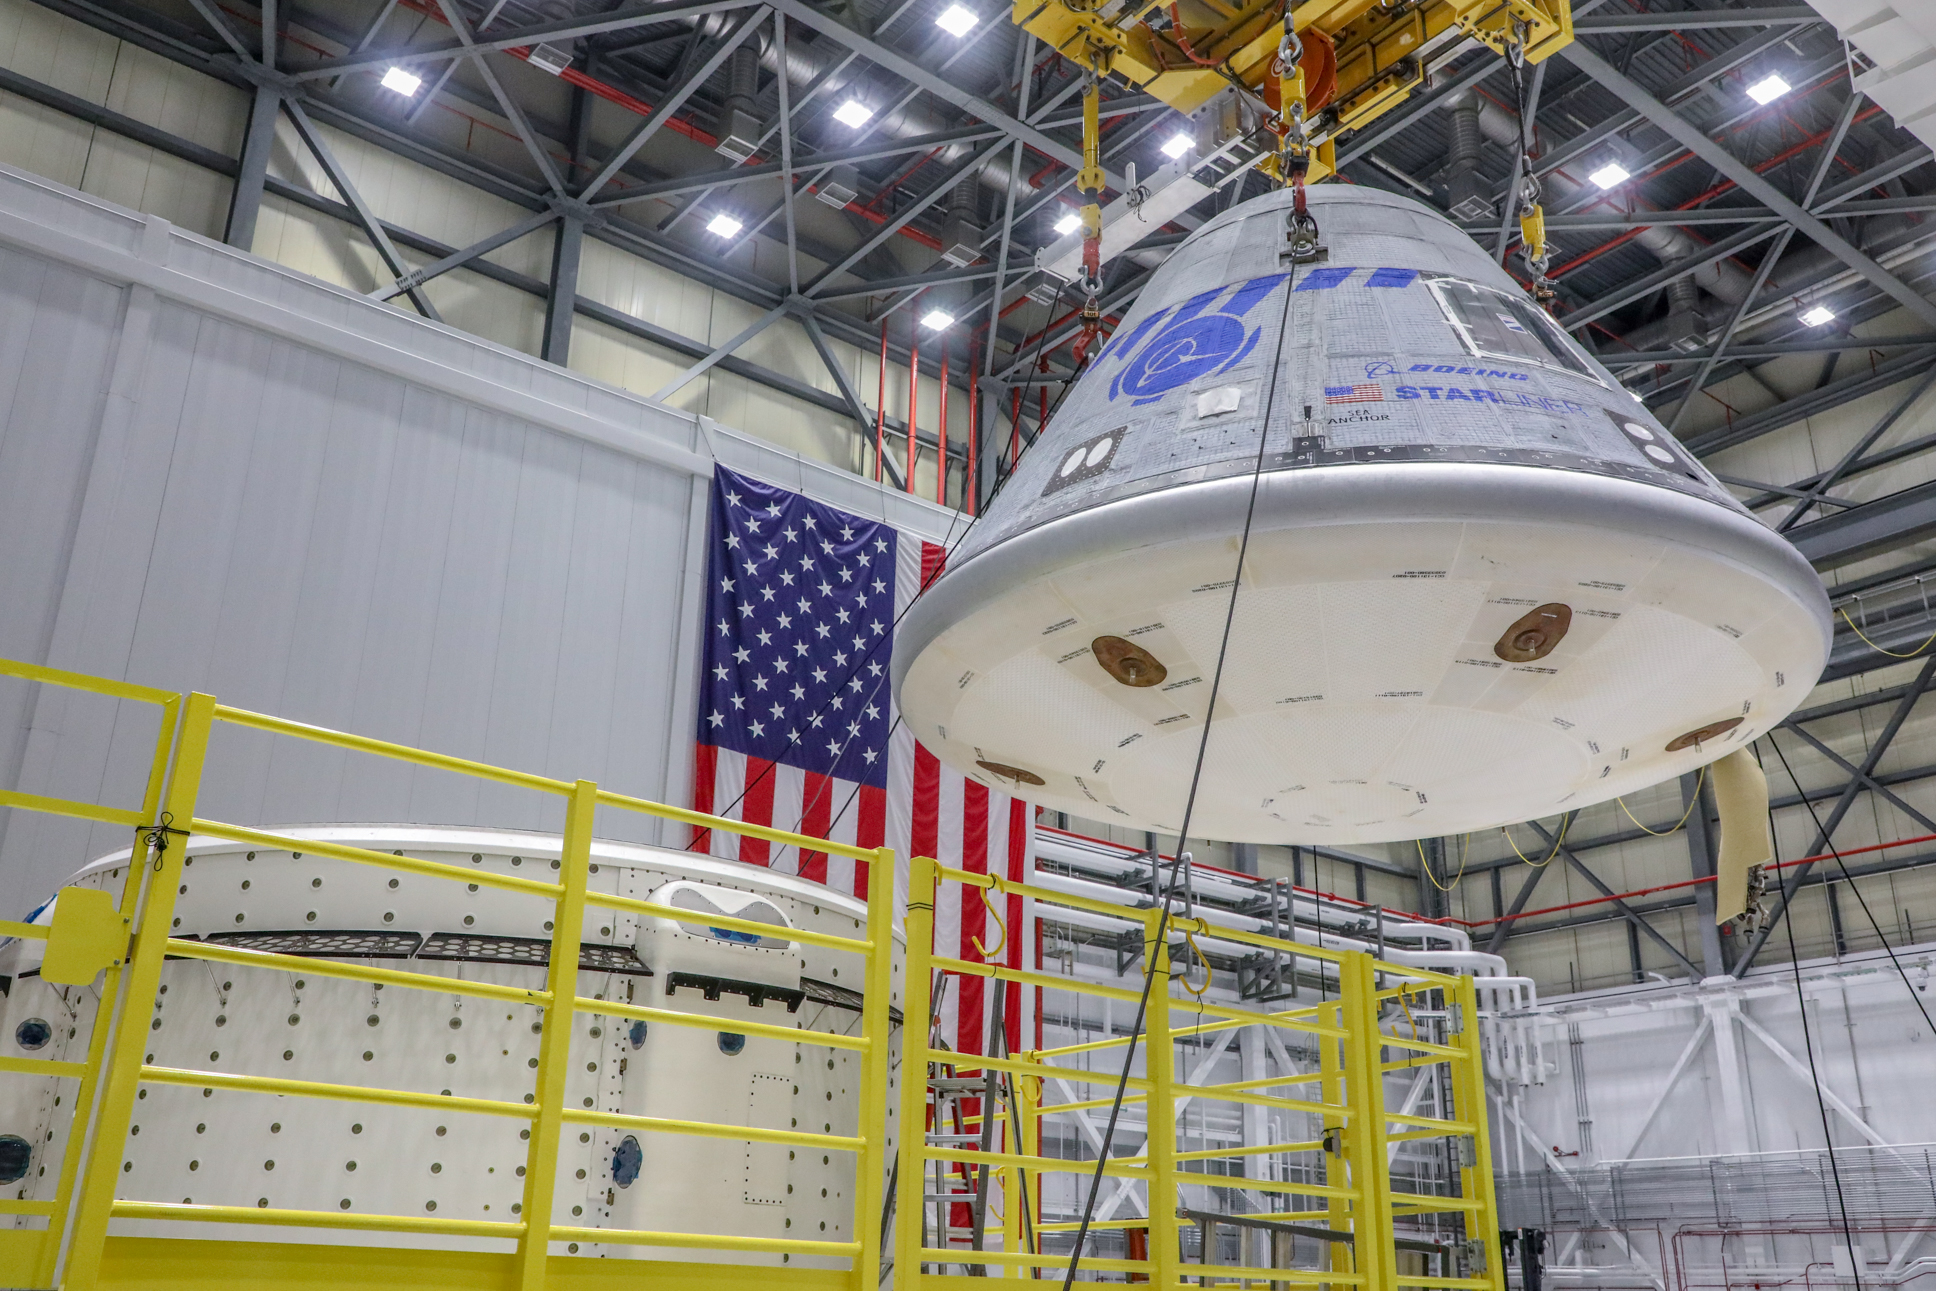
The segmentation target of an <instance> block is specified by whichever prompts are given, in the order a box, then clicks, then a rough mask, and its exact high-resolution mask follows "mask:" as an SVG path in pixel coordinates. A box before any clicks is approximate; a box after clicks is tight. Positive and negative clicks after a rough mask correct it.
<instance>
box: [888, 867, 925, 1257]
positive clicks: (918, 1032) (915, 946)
mask: <svg viewBox="0 0 1936 1291" xmlns="http://www.w3.org/2000/svg"><path fill="white" fill-rule="evenodd" d="M906 930H907V978H906V981H905V983H904V986H903V989H902V991H901V1117H900V1121H901V1125H900V1136H901V1142H900V1147H901V1170H900V1176H899V1178H898V1180H897V1182H898V1184H899V1188H898V1195H897V1196H896V1197H895V1201H894V1211H895V1215H894V1286H895V1291H917V1289H918V1288H919V1287H920V1285H921V1241H922V1236H923V1234H922V1229H923V1227H924V1226H925V1224H924V1219H923V1210H924V1209H925V1206H926V1203H925V1202H924V1201H923V1195H924V1193H925V1191H926V1182H925V1181H926V1176H927V1162H926V1161H924V1160H922V1156H921V1152H922V1149H923V1148H924V1147H925V1146H926V1145H927V1140H928V1009H929V1008H930V998H931V991H930V986H929V973H930V972H931V971H932V970H931V969H930V968H929V967H928V962H929V960H930V959H932V958H933V956H934V861H933V860H932V859H931V858H929V857H926V856H916V857H913V858H912V859H910V860H909V861H908V902H907V925H906Z"/></svg>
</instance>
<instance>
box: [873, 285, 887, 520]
mask: <svg viewBox="0 0 1936 1291" xmlns="http://www.w3.org/2000/svg"><path fill="white" fill-rule="evenodd" d="M886 462H887V320H886V319H885V318H883V319H882V320H881V393H880V397H879V398H877V399H876V400H874V483H876V484H879V483H880V482H881V472H882V471H883V470H885V469H886Z"/></svg>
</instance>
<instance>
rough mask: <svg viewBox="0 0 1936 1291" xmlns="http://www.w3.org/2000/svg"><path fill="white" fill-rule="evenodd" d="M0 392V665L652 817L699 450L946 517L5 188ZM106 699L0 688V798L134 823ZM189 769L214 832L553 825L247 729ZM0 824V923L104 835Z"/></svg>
mask: <svg viewBox="0 0 1936 1291" xmlns="http://www.w3.org/2000/svg"><path fill="white" fill-rule="evenodd" d="M0 390H4V391H5V392H6V397H5V399H4V400H0V551H5V552H6V553H8V557H7V559H6V560H4V561H0V603H3V604H5V605H6V607H7V612H6V613H5V614H4V615H0V655H5V656H7V657H11V658H16V659H24V660H27V661H30V662H34V663H43V664H48V665H51V666H55V667H61V668H68V669H73V670H76V671H80V672H86V673H92V674H96V675H100V676H106V677H114V678H120V679H125V680H132V681H140V682H143V683H146V684H149V685H154V686H159V687H162V688H164V689H169V690H191V689H193V690H204V691H209V692H212V693H214V694H215V695H217V697H218V698H220V699H221V700H223V701H224V702H226V703H229V704H233V705H236V706H239V707H243V708H250V709H254V710H257V711H262V712H269V713H274V714H277V715H279V716H284V717H290V718H294V719H296V720H300V721H306V722H313V723H317V724H320V725H325V726H332V727H336V728H339V729H345V730H350V731H355V732H358V733H361V734H367V735H373V736H377V737H379V738H383V739H389V740H395V741H399V742H403V743H407V744H413V745H418V746H421V747H426V748H430V749H435V750H438V751H442V752H446V753H452V754H456V755H459V756H463V757H469V758H476V759H479V760H482V761H486V762H490V763H493V764H497V765H501V766H509V767H515V768H521V769H525V770H530V771H535V772H539V773H541V774H546V775H556V776H559V777H563V778H576V777H586V778H590V779H595V780H598V781H599V782H601V783H602V784H605V785H608V786H609V787H611V788H614V789H617V790H620V791H622V792H628V793H635V794H639V795H643V796H647V797H652V798H661V799H666V798H669V799H672V800H675V801H683V800H684V795H685V792H686V784H685V777H686V776H687V775H688V774H689V764H690V748H691V743H690V742H691V738H692V736H691V732H692V730H693V729H694V720H695V719H694V717H693V712H692V708H691V705H692V702H693V693H694V677H695V674H696V668H697V663H696V660H697V633H696V628H695V627H694V626H693V625H694V624H695V623H696V616H695V615H694V614H692V613H690V612H689V611H688V610H686V609H685V608H684V607H685V606H687V605H688V604H690V603H693V602H694V600H695V598H696V597H697V596H698V588H697V582H698V580H699V579H700V578H701V577H703V572H704V570H703V562H704V546H703V541H704V532H705V530H704V525H705V516H706V505H707V482H708V477H709V474H710V471H711V466H712V462H713V460H714V459H715V456H717V457H719V458H720V459H721V460H725V461H728V462H729V463H731V464H733V465H735V466H737V467H739V468H741V469H745V470H751V471H754V472H757V473H758V474H760V475H762V476H764V477H765V478H768V479H773V480H775V481H777V482H780V483H784V484H788V485H790V486H792V487H796V488H802V489H804V490H805V491H807V492H810V493H813V494H815V495H817V496H820V497H822V498H824V499H825V500H827V501H830V502H832V503H834V504H836V505H840V506H844V507H846V508H848V509H850V510H854V511H857V512H860V513H863V514H869V515H878V516H881V517H883V518H886V519H889V520H890V521H891V522H892V523H894V524H896V525H897V526H899V527H901V528H904V529H909V530H913V531H915V532H920V533H923V534H927V535H930V536H937V537H938V536H939V535H940V534H942V533H944V532H945V530H946V527H947V523H948V522H949V521H950V520H952V519H953V515H952V513H951V512H948V511H945V510H943V509H942V508H940V507H937V506H935V505H933V504H932V503H924V502H922V501H920V500H918V499H915V498H910V497H907V496H906V495H904V494H900V493H896V492H893V491H891V490H882V489H880V488H879V487H878V486H875V485H874V484H872V483H870V482H868V481H865V480H862V479H860V478H858V477H856V476H854V475H852V474H850V473H848V472H844V471H841V470H838V469H835V468H831V467H829V466H827V465H825V464H824V463H819V462H816V461H814V460H813V459H811V458H809V457H802V456H800V455H798V454H793V453H789V452H786V451H784V450H782V449H780V448H778V447H776V446H774V445H772V444H768V443H762V442H760V441H756V440H752V439H750V438H748V437H744V436H739V435H736V434H734V433H733V432H731V431H730V430H729V429H726V428H723V427H719V426H717V425H716V424H715V423H713V422H711V421H710V420H709V419H706V418H702V417H697V416H694V415H692V414H689V413H684V412H680V411H678V410H675V409H670V408H666V407H664V406H661V405H657V404H653V403H651V402H649V401H647V400H644V399H641V398H638V397H636V396H633V395H630V394H627V393H625V392H623V391H620V390H617V389H614V388H611V387H609V386H605V385H603V384H601V383H599V382H597V381H595V380H591V379H588V378H586V377H584V376H581V375H579V374H577V373H575V372H571V371H567V370H564V369H561V368H558V367H555V366H553V365H550V364H546V363H543V362H540V361H538V360H536V359H533V358H530V357H529V356H526V355H523V354H519V353H517V352H515V351H513V350H510V349H508V348H506V347H503V346H499V345H495V344H492V343H490V342H488V341H484V340H479V339H477V338H474V337H471V336H467V335H464V334H463V333H461V332H459V331H457V330H456V329H454V328H448V327H439V326H436V325H433V324H430V323H427V322H424V321H422V320H420V319H415V318H411V317H408V316H406V315H404V314H402V313H400V312H398V311H395V310H392V309H388V308H386V307H383V306H380V305H376V304H374V303H372V302H369V301H367V300H364V299H362V298H360V297H359V296H358V295H356V294H355V293H354V292H351V291H346V290H343V289H341V288H338V287H333V286H330V285H328V284H326V283H324V282H320V281H317V280H316V279H314V278H310V277H307V276H305V275H303V274H300V273H297V272H294V271H291V270H289V269H286V268H283V267H281V266H278V265H274V264H270V263H268V262H266V261H263V260H259V259H256V258H254V257H250V256H245V255H242V254H241V253H239V252H236V251H233V250H231V249H229V248H227V247H223V246H220V245H218V244H215V243H212V242H209V241H208V240H206V239H204V238H201V237H198V236H196V235H194V234H192V233H187V232H184V231H182V230H180V229H176V228H174V227H172V226H171V225H169V224H168V223H166V222H164V221H162V220H160V219H158V218H153V217H144V216H140V215H136V214H134V213H132V212H129V211H125V210H121V209H118V208H116V207H113V206H110V205H108V204H106V203H104V202H101V201H97V200H95V199H92V198H88V197H84V196H82V195H79V194H76V193H72V192H70V191H66V190H62V189H60V188H57V187H55V186H53V185H50V184H47V183H45V182H44V181H41V180H38V179H35V178H32V177H30V176H25V175H21V174H18V173H14V172H4V171H0ZM127 707H128V708H129V709H130V711H132V709H133V708H134V706H132V705H129V706H127ZM116 709H117V706H116V705H114V704H112V703H109V702H107V701H96V700H93V699H92V697H77V698H73V699H69V698H67V697H65V696H64V695H62V694H60V693H57V692H56V688H51V687H39V686H35V685H31V684H27V683H21V682H13V681H9V682H7V683H5V684H4V685H0V783H6V784H8V785H14V786H18V787H19V788H21V789H23V790H26V791H28V792H32V793H40V794H53V795H58V796H66V797H73V798H78V799H83V800H89V801H103V800H110V799H114V800H121V801H131V800H132V799H130V798H129V797H128V794H129V793H130V791H131V790H132V789H133V787H134V786H136V785H138V783H139V777H140V776H141V775H142V774H143V773H142V771H141V769H140V768H141V767H142V766H143V765H144V763H145V761H146V759H147V758H148V757H149V756H150V755H151V752H152V748H153V738H154V731H153V729H152V726H151V725H150V726H148V727H147V728H145V729H144V728H143V726H142V724H141V722H139V721H136V720H134V719H133V718H132V717H130V716H128V715H127V714H123V713H121V712H119V711H116ZM211 757H212V762H211V767H212V777H211V783H212V784H219V785H221V786H222V788H221V790H220V791H219V793H217V794H215V795H214V796H213V797H212V799H211V800H210V801H209V802H208V803H207V812H208V814H209V815H210V816H212V817H213V818H216V819H226V820H230V821H233V822H237V823H267V822H279V823H298V822H304V821H409V822H414V823H422V824H491V825H496V826H500V827H512V828H518V827H523V828H534V829H557V828H559V826H560V823H561V822H560V821H558V820H554V819H551V818H549V816H548V815H547V814H546V812H547V810H548V808H549V804H547V803H543V802H540V801H539V800H538V799H537V798H536V797H535V796H526V795H523V794H520V793H519V792H517V791H514V790H510V789H506V790H504V791H502V792H488V791H485V792H480V791H479V790H478V789H476V788H474V787H460V785H459V784H458V783H457V781H456V779H455V778H454V777H453V778H448V779H447V778H445V777H442V776H440V775H438V774H435V773H429V772H421V771H419V772H415V773H405V772H399V771H398V770H396V769H395V768H393V767H388V766H379V765H378V764H377V762H376V760H375V759H366V758H360V757H345V756H339V755H336V754H322V753H317V752H309V751H302V750H297V749H293V748H290V747H287V746H286V745H279V744H278V743H277V741H275V740H274V739H272V738H269V737H264V736H262V735H260V734H259V733H255V732H246V733H244V732H235V733H230V734H229V735H225V736H224V739H223V741H222V742H221V743H219V744H218V745H217V746H216V748H215V749H214V750H213V751H212V754H211ZM136 797H138V792H136ZM8 816H11V817H12V819H7V818H6V817H8ZM641 827H643V826H628V825H625V824H623V823H622V822H620V821H614V822H613V828H614V829H616V830H618V831H619V835H620V836H622V837H625V838H633V837H634V833H636V831H637V830H638V829H639V828H641ZM0 830H3V831H4V833H0V907H4V908H6V909H7V910H8V911H9V913H12V912H14V911H22V910H25V909H28V908H31V907H32V905H33V904H35V903H37V902H38V901H39V900H41V899H43V898H44V897H45V896H46V894H47V893H48V892H49V891H50V890H51V889H52V888H53V886H54V885H55V884H57V883H58V882H59V880H60V879H62V878H63V877H65V875H67V874H68V873H70V872H71V871H72V870H73V869H74V868H76V867H77V866H78V865H79V864H80V863H82V862H83V861H85V860H87V859H89V858H91V857H94V856H98V855H100V854H102V853H104V852H107V851H111V850H113V849H114V848H116V847H121V846H125V845H126V844H127V839H126V838H125V837H123V836H121V835H120V834H119V832H118V831H112V830H97V829H94V828H91V827H87V826H83V825H81V824H79V823H78V822H75V823H63V822H61V821H59V820H56V819H53V818H49V817H45V816H38V815H25V814H21V813H0ZM627 830H631V831H633V832H631V833H628V832H626V831H627ZM637 841H659V840H657V839H654V838H648V837H645V836H644V835H638V837H637Z"/></svg>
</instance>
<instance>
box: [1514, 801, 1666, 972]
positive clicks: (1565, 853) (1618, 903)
mask: <svg viewBox="0 0 1936 1291" xmlns="http://www.w3.org/2000/svg"><path fill="white" fill-rule="evenodd" d="M1526 827H1527V828H1528V829H1530V830H1532V831H1533V832H1534V833H1535V834H1538V835H1539V836H1540V838H1541V839H1542V840H1543V841H1544V842H1545V844H1546V846H1548V847H1550V848H1552V849H1554V850H1555V851H1557V852H1558V853H1559V854H1560V856H1561V857H1562V858H1564V859H1565V861H1566V863H1567V864H1568V865H1570V866H1572V867H1573V871H1574V872H1575V873H1576V874H1578V875H1579V876H1580V877H1581V878H1583V879H1585V880H1586V881H1587V882H1588V883H1589V884H1591V885H1592V886H1593V888H1594V890H1595V891H1597V892H1598V893H1599V894H1600V895H1601V896H1603V897H1606V898H1607V899H1608V900H1609V901H1611V902H1612V904H1613V908H1614V909H1616V910H1618V911H1619V912H1620V914H1621V917H1622V918H1624V919H1626V920H1627V922H1628V923H1630V924H1632V925H1633V926H1634V928H1635V929H1637V930H1638V931H1639V932H1640V934H1641V935H1642V936H1644V937H1646V938H1647V939H1648V940H1649V941H1651V942H1653V943H1654V944H1655V945H1656V946H1659V947H1660V948H1661V949H1662V950H1664V951H1666V952H1667V957H1668V958H1669V959H1671V960H1673V961H1674V962H1675V963H1676V964H1679V965H1680V966H1681V967H1682V968H1683V969H1685V970H1687V975H1688V976H1689V977H1699V976H1700V975H1701V970H1700V969H1698V968H1696V967H1694V964H1693V962H1692V961H1690V960H1689V959H1688V957H1687V956H1686V955H1683V954H1681V951H1680V947H1678V946H1676V945H1675V944H1674V943H1673V942H1671V941H1669V940H1667V938H1665V937H1663V936H1662V935H1661V934H1660V931H1659V930H1658V929H1657V928H1655V927H1654V925H1652V924H1651V923H1648V922H1647V921H1646V920H1645V919H1643V918H1642V917H1641V916H1640V913H1639V912H1638V911H1636V910H1635V909H1634V908H1633V907H1632V906H1630V905H1628V904H1627V903H1626V902H1625V901H1623V900H1621V899H1620V898H1619V897H1617V896H1615V895H1614V891H1613V889H1612V888H1610V887H1608V886H1607V884H1606V881H1605V880H1603V879H1602V878H1601V877H1600V876H1599V875H1598V874H1595V873H1594V872H1593V871H1592V870H1590V869H1588V868H1587V866H1586V863H1585V862H1584V861H1582V860H1581V859H1580V858H1579V857H1577V856H1575V855H1574V854H1573V852H1572V850H1571V849H1569V848H1568V847H1567V846H1566V844H1565V843H1563V842H1562V841H1560V839H1558V838H1555V837H1554V836H1553V835H1552V834H1550V833H1548V832H1547V831H1546V828H1545V826H1543V825H1541V824H1540V823H1539V822H1538V821H1536V820H1529V821H1527V822H1526Z"/></svg>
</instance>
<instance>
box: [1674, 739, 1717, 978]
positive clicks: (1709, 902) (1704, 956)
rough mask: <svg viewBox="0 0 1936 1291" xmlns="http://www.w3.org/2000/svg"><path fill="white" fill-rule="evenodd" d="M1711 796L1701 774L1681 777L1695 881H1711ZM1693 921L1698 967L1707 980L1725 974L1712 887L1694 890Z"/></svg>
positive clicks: (1689, 849)
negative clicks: (1696, 929) (1698, 948)
mask: <svg viewBox="0 0 1936 1291" xmlns="http://www.w3.org/2000/svg"><path fill="white" fill-rule="evenodd" d="M1711 793H1712V791H1711V790H1710V789H1709V788H1708V784H1707V777H1706V776H1705V775H1703V774H1702V773H1701V772H1698V771H1697V772H1695V773H1694V774H1693V775H1684V776H1682V777H1681V806H1682V808H1683V809H1685V811H1686V812H1687V826H1686V828H1687V863H1688V868H1689V869H1691V870H1692V871H1693V872H1694V877H1695V878H1697V879H1711V878H1713V877H1714V858H1715V855H1716V852H1715V846H1714V844H1715V839H1714V830H1713V828H1712V826H1711V823H1710V821H1709V818H1708V801H1709V798H1710V795H1711ZM1694 917H1695V919H1696V920H1697V921H1699V923H1700V934H1701V967H1702V968H1703V969H1705V970H1706V972H1707V975H1708V976H1709V977H1720V976H1721V975H1723V974H1725V973H1726V972H1727V971H1728V960H1727V946H1726V944H1725V943H1724V942H1723V941H1722V940H1721V929H1720V927H1719V925H1717V924H1716V923H1715V922H1714V885H1713V884H1712V883H1703V884H1701V885H1700V886H1699V887H1696V888H1695V889H1694Z"/></svg>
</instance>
